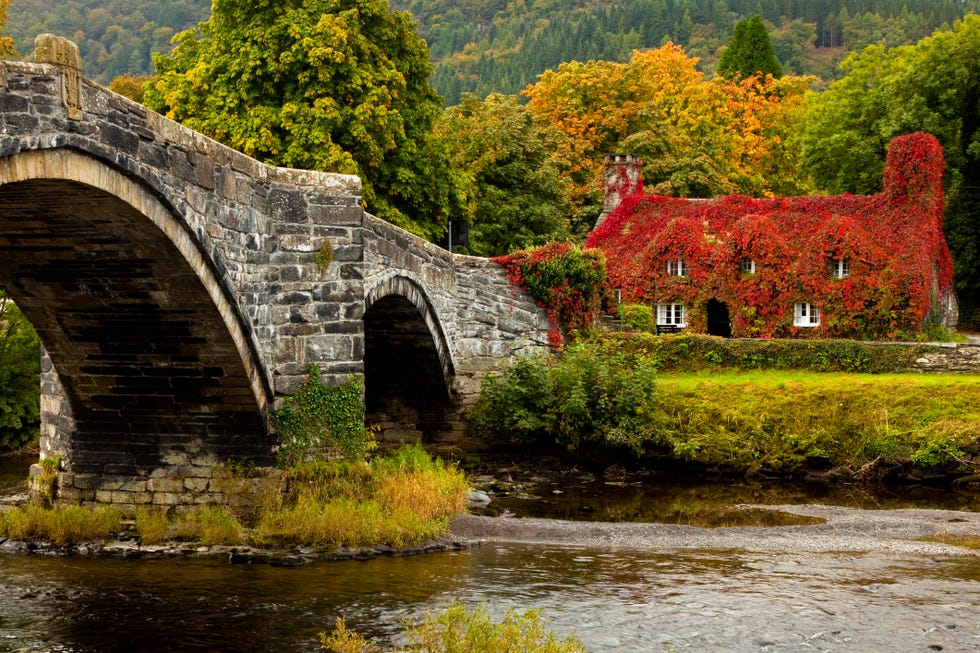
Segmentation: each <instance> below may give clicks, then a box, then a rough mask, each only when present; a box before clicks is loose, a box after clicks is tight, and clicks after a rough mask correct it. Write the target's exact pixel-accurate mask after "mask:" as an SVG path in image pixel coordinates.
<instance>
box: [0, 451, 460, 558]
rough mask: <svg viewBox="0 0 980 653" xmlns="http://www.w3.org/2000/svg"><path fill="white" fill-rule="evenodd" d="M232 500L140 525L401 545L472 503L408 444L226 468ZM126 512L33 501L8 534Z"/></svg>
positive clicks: (254, 541)
mask: <svg viewBox="0 0 980 653" xmlns="http://www.w3.org/2000/svg"><path fill="white" fill-rule="evenodd" d="M222 473H223V474H224V478H223V482H224V491H225V497H226V504H224V505H208V506H200V507H197V508H194V509H192V510H185V511H181V512H175V513H172V514H168V513H167V512H166V511H165V510H163V509H162V508H157V507H150V506H145V507H140V508H139V509H137V510H136V512H135V526H134V528H135V530H136V534H137V535H138V536H139V537H140V540H141V542H142V543H143V544H146V545H149V544H160V543H164V542H169V541H191V542H198V543H201V544H204V545H216V544H225V545H240V544H251V545H256V546H291V545H309V546H317V547H330V546H350V547H356V546H373V545H379V544H388V545H391V546H393V547H396V548H398V547H403V546H406V545H410V544H416V543H418V542H422V541H426V540H432V539H436V538H438V537H440V536H442V535H444V534H445V533H447V532H448V530H449V520H450V519H451V518H452V517H453V516H454V515H456V514H459V513H461V512H464V511H465V509H466V493H467V491H468V489H469V484H468V483H467V481H466V478H465V477H464V475H463V473H462V472H460V471H459V470H458V469H456V468H455V467H453V466H450V465H447V464H445V463H443V462H442V461H441V460H433V459H432V458H430V457H429V455H428V454H427V453H426V452H425V451H424V450H423V449H422V448H421V447H418V446H403V447H401V448H399V449H397V450H395V451H394V452H393V453H392V454H391V455H390V456H386V457H380V456H379V457H375V458H372V459H371V460H370V461H363V460H362V461H343V460H337V461H330V462H322V461H321V462H315V463H303V464H300V465H297V466H295V467H293V468H291V469H290V470H288V471H287V472H285V473H284V475H283V477H282V478H281V479H265V480H259V479H256V478H254V476H253V475H250V473H249V472H248V471H247V470H234V469H226V470H224V471H223V472H222ZM121 528H122V518H121V516H120V514H119V512H118V511H116V510H114V509H111V508H96V509H94V510H91V509H88V508H83V507H80V506H69V507H56V508H53V509H52V508H44V507H42V506H39V505H33V504H29V505H27V506H21V507H18V508H15V509H11V510H8V511H6V512H2V513H0V535H2V536H6V537H10V538H13V539H18V540H33V541H49V542H53V543H55V544H72V543H75V544H77V543H80V542H84V541H88V540H92V539H99V538H102V539H106V538H109V537H112V536H114V535H115V534H117V533H119V531H120V529H121Z"/></svg>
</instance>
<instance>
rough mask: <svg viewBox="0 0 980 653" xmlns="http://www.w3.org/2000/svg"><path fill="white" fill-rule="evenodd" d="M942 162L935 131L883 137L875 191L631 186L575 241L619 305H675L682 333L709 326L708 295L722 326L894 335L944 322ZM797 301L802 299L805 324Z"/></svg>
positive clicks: (779, 332) (947, 262) (946, 267)
mask: <svg viewBox="0 0 980 653" xmlns="http://www.w3.org/2000/svg"><path fill="white" fill-rule="evenodd" d="M943 168H944V162H943V155H942V147H941V146H940V145H939V142H938V141H937V140H936V138H935V137H933V136H932V135H930V134H925V133H916V134H910V135H907V136H901V137H898V138H896V139H894V140H893V141H892V143H891V146H890V148H889V152H888V157H887V160H886V164H885V172H884V184H883V191H882V192H881V193H879V194H877V195H867V196H858V195H836V196H810V197H777V198H765V199H752V198H749V197H745V196H740V195H733V196H728V197H723V198H718V199H714V200H685V199H678V198H673V197H663V196H656V195H646V194H643V193H642V191H640V192H635V193H632V194H630V195H628V196H626V197H624V198H623V200H622V201H621V202H620V204H619V207H618V208H617V209H616V210H615V211H613V212H612V214H611V215H610V216H609V217H608V218H607V219H606V221H605V222H604V223H603V224H602V225H600V226H598V227H597V228H596V229H595V230H594V231H593V232H592V233H591V234H590V235H589V239H588V241H587V242H586V245H587V246H589V247H597V248H599V249H601V250H603V251H604V252H605V254H606V259H607V271H608V276H609V282H610V284H611V285H612V286H613V287H615V288H618V289H620V291H621V296H622V300H623V301H624V302H634V303H643V304H648V305H651V306H657V305H658V304H661V305H662V304H670V305H682V306H683V307H684V314H683V315H684V322H685V328H686V330H688V331H693V332H699V333H705V332H708V331H709V328H708V303H709V302H711V301H712V300H714V302H716V303H715V304H714V305H715V306H718V305H719V304H718V303H720V304H723V305H724V307H725V308H727V312H728V319H730V323H731V333H732V335H734V336H742V337H745V336H753V337H787V336H796V337H816V338H826V337H851V338H863V339H900V338H904V337H907V336H910V335H913V334H915V333H918V332H920V331H921V330H922V329H923V328H925V327H927V326H933V325H936V326H939V325H941V326H947V327H951V326H955V322H956V299H955V296H954V294H953V285H952V276H953V265H952V259H951V258H950V254H949V250H948V249H947V247H946V241H945V238H944V237H943V230H942V219H943V187H942V177H943ZM677 261H683V263H684V265H682V266H681V265H678V264H677V263H676V262H677ZM671 262H673V263H671ZM750 262H751V263H750ZM678 272H681V273H682V274H678ZM801 304H805V305H806V308H805V309H803V310H804V312H805V314H806V315H812V313H810V312H811V311H813V309H814V308H815V309H816V316H815V319H812V320H811V321H810V322H809V323H808V324H807V325H806V326H802V325H800V322H801V319H800V318H801V315H800V310H801V309H800V306H799V305H801ZM794 315H795V318H796V319H795V320H794Z"/></svg>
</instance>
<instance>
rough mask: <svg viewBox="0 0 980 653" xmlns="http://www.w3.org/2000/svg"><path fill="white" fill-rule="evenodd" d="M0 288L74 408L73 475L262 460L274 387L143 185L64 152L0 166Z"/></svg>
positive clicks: (214, 285)
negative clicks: (32, 332) (30, 328)
mask: <svg viewBox="0 0 980 653" xmlns="http://www.w3.org/2000/svg"><path fill="white" fill-rule="evenodd" d="M0 285H2V286H4V287H5V289H6V290H7V291H8V293H9V294H10V295H11V297H12V298H13V299H14V300H15V301H16V302H17V304H18V305H19V306H20V307H21V308H22V310H23V311H24V314H25V315H26V316H27V317H28V319H30V320H31V322H32V323H33V324H34V326H35V328H36V329H37V331H38V333H39V335H40V337H41V340H42V342H43V343H44V345H45V348H46V350H47V352H48V354H49V356H50V358H51V360H52V362H53V364H54V367H55V369H56V371H57V372H58V375H59V379H60V381H61V384H62V387H63V389H64V393H65V395H66V397H67V399H68V401H69V403H70V405H71V411H72V415H73V417H74V433H73V434H72V437H71V442H70V443H69V444H70V447H71V451H70V455H69V456H68V459H69V460H70V463H71V470H72V472H74V473H76V474H98V475H104V474H123V475H130V476H141V475H142V476H147V475H150V474H152V473H154V471H155V470H157V469H159V468H163V467H167V466H170V465H173V464H179V463H181V462H184V463H185V464H192V462H191V461H192V460H195V461H196V462H197V463H198V464H200V461H201V460H208V461H209V462H210V464H213V463H215V462H220V461H221V460H224V459H227V458H229V457H239V456H241V455H243V454H244V455H247V456H250V457H255V458H257V459H262V458H265V457H267V456H268V455H269V451H270V449H271V440H270V439H269V437H268V435H269V413H270V410H271V404H272V402H271V389H270V384H269V382H268V378H267V376H266V374H267V373H266V371H265V366H264V365H263V363H262V360H261V358H260V357H259V355H258V353H257V349H256V347H255V345H254V343H253V341H252V339H251V335H250V333H249V328H248V325H247V324H246V323H244V322H243V321H242V318H241V315H240V311H238V310H237V308H236V306H235V303H234V301H233V298H230V297H229V296H228V293H229V289H227V288H225V287H223V286H222V284H221V283H219V281H218V279H217V277H216V275H215V274H214V271H213V269H212V267H211V263H210V262H209V261H208V259H207V257H206V256H205V255H204V254H203V253H202V252H201V250H200V248H199V246H198V243H196V242H195V240H194V237H193V235H192V233H191V232H190V231H189V230H188V228H187V225H186V224H184V223H183V222H182V221H181V219H180V217H179V216H178V215H176V213H175V212H174V211H173V210H172V209H171V208H170V207H169V206H167V205H166V204H165V203H164V201H163V200H161V199H160V198H159V197H158V196H156V195H155V194H153V193H152V192H151V191H150V190H149V189H148V188H147V187H146V186H144V185H143V184H141V183H138V182H136V181H134V180H133V179H132V178H130V177H129V176H126V175H124V174H123V173H121V172H120V171H118V170H116V169H115V168H113V167H111V166H110V165H107V164H105V163H104V162H101V161H99V160H97V159H95V158H93V157H90V156H88V155H85V154H82V153H80V152H76V151H73V150H68V149H42V150H33V151H27V152H21V153H17V154H13V155H10V156H8V157H5V158H3V159H0ZM66 453H67V452H66Z"/></svg>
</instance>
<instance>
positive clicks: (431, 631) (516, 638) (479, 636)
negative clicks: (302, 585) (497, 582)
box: [320, 603, 585, 653]
mask: <svg viewBox="0 0 980 653" xmlns="http://www.w3.org/2000/svg"><path fill="white" fill-rule="evenodd" d="M405 630H406V636H407V639H408V645H407V647H403V648H399V649H398V651H399V652H400V653H454V652H457V651H480V653H510V652H512V651H520V652H521V653H584V652H585V647H584V646H583V645H582V644H581V643H580V642H579V641H578V640H577V639H575V638H574V637H567V638H565V639H558V637H557V636H556V635H555V634H554V633H552V632H551V631H549V630H547V629H546V624H545V622H544V619H543V618H542V617H541V613H540V612H538V611H537V610H533V609H532V610H527V611H526V612H523V613H521V612H518V611H516V610H508V611H507V612H506V614H505V615H504V617H503V619H502V620H501V621H494V620H493V619H491V618H490V617H489V616H488V615H487V613H486V612H485V611H484V610H483V609H480V608H477V609H474V610H468V609H467V608H465V607H464V606H463V605H461V604H459V603H453V604H451V605H449V607H447V608H446V609H445V610H444V611H442V612H440V613H437V614H433V613H429V614H427V615H426V616H425V618H424V619H423V620H422V621H421V622H420V623H418V624H411V623H406V624H405ZM320 642H321V647H322V648H323V649H325V650H328V651H333V652H334V653H381V651H382V649H380V648H379V647H378V646H377V645H375V644H374V643H372V642H370V641H368V640H366V639H365V638H364V637H362V636H361V635H359V634H357V633H355V632H353V631H351V630H348V629H347V627H346V624H345V623H344V620H343V618H338V619H337V625H336V626H335V628H334V630H333V631H332V632H331V633H330V634H327V633H321V634H320Z"/></svg>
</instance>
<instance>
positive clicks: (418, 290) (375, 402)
mask: <svg viewBox="0 0 980 653" xmlns="http://www.w3.org/2000/svg"><path fill="white" fill-rule="evenodd" d="M364 340H365V343H364V386H365V407H366V409H367V421H368V423H369V424H373V425H377V426H380V427H381V428H382V430H383V431H388V430H389V429H388V428H386V426H385V425H386V424H387V425H388V426H391V427H394V431H396V432H397V434H398V435H395V436H389V439H393V438H394V439H398V438H399V437H400V438H401V439H411V438H412V437H415V438H431V437H432V436H433V435H434V434H436V433H439V432H442V431H444V430H445V425H444V423H445V422H446V421H447V419H448V413H449V411H450V407H451V406H452V403H453V383H454V374H455V372H454V365H453V360H452V353H451V351H450V349H449V345H448V342H447V339H446V335H445V333H444V331H443V329H442V326H441V324H440V322H439V319H438V315H437V314H436V311H435V309H434V308H433V306H432V303H431V302H430V301H429V298H428V296H427V295H426V293H425V291H424V289H423V288H422V287H421V286H420V285H419V284H418V283H417V282H415V281H414V280H412V279H410V278H408V277H405V276H401V275H396V276H392V277H388V278H386V279H385V280H383V281H381V282H380V283H378V284H377V285H375V286H374V287H372V288H371V290H370V291H369V292H368V293H367V297H366V299H365V312H364ZM413 431H414V435H413V434H412V433H410V432H413ZM406 436H407V437H406Z"/></svg>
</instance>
